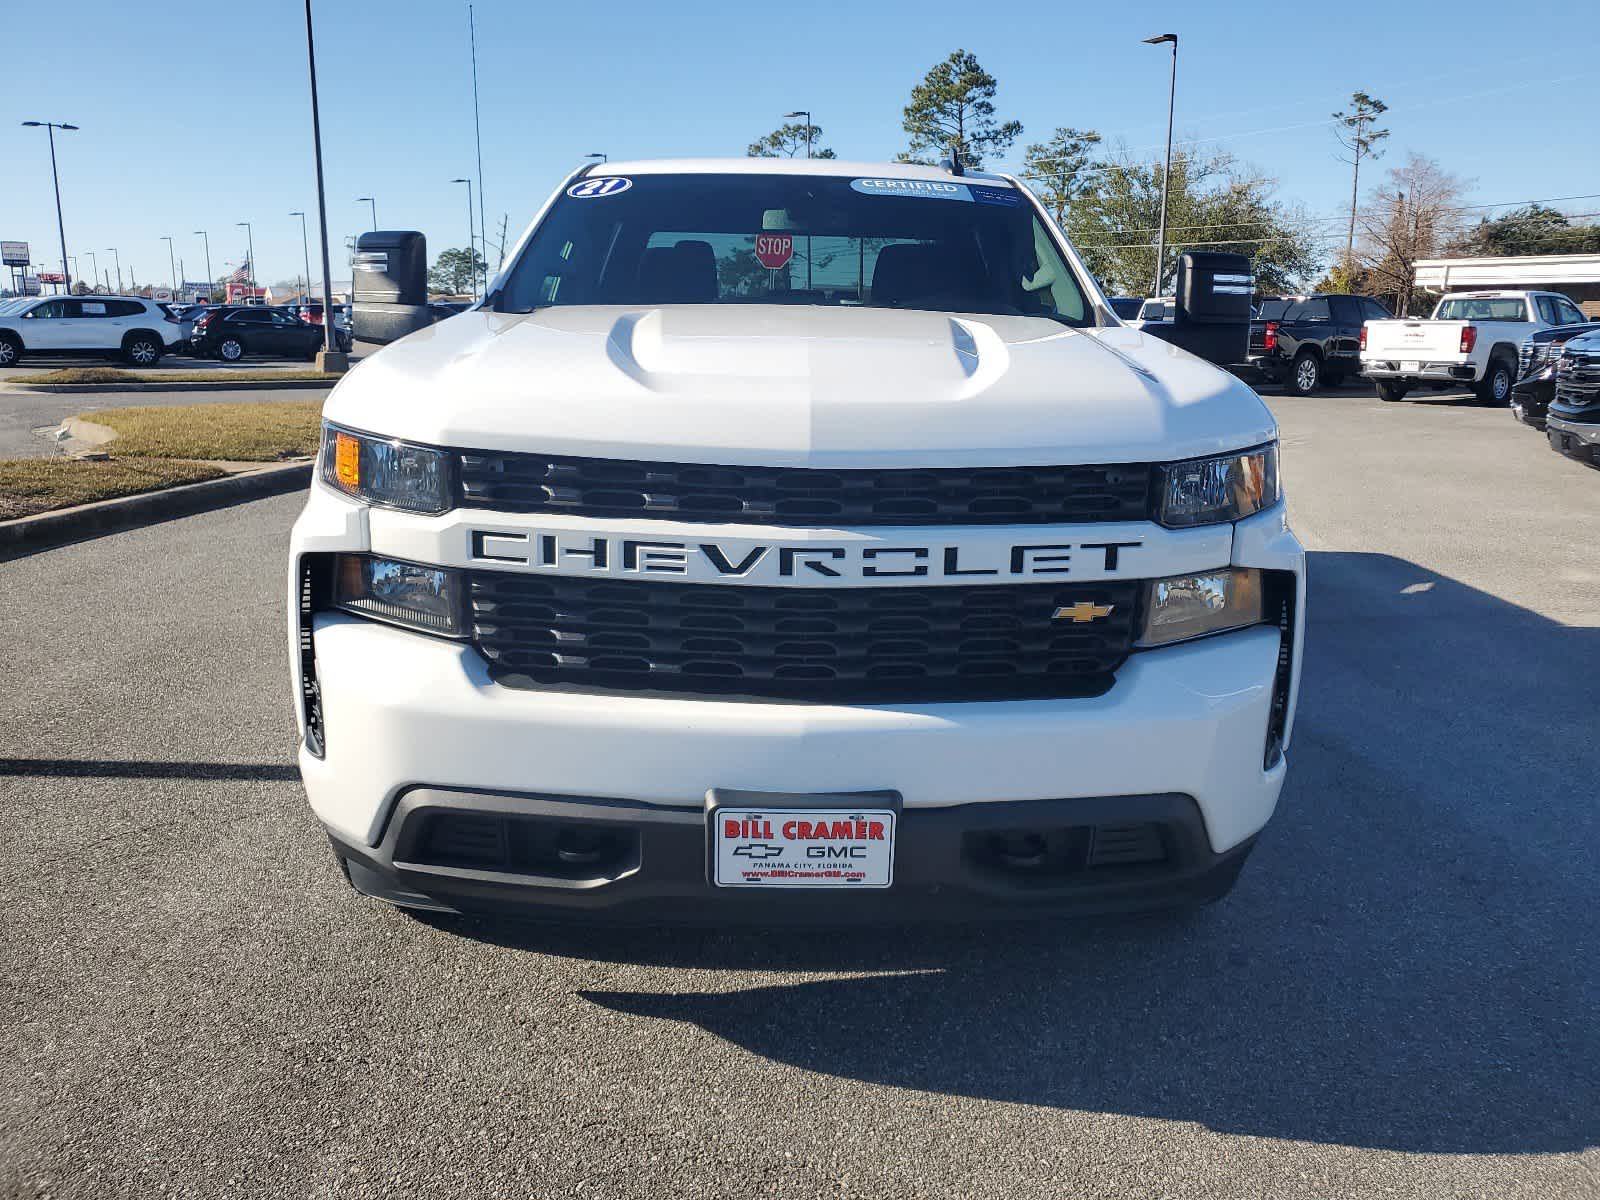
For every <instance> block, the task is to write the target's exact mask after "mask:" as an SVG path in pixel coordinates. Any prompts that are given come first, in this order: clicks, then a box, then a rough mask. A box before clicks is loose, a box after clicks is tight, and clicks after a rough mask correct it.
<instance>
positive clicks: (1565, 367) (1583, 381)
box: [1555, 348, 1600, 408]
mask: <svg viewBox="0 0 1600 1200" xmlns="http://www.w3.org/2000/svg"><path fill="white" fill-rule="evenodd" d="M1555 402H1556V403H1557V404H1560V405H1562V406H1564V407H1566V408H1587V407H1588V406H1589V405H1591V404H1600V350H1587V349H1585V350H1575V349H1572V348H1568V350H1567V352H1566V353H1565V354H1563V355H1562V356H1561V362H1560V366H1559V368H1558V369H1557V371H1556V395H1555Z"/></svg>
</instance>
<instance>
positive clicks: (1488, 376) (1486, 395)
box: [1477, 358, 1514, 408]
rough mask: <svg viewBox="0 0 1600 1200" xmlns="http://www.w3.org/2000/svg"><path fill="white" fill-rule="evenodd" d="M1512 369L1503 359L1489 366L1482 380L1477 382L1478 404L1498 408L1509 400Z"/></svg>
mask: <svg viewBox="0 0 1600 1200" xmlns="http://www.w3.org/2000/svg"><path fill="white" fill-rule="evenodd" d="M1512 373H1513V372H1512V368H1511V366H1510V365H1509V364H1508V363H1507V362H1506V360H1505V359H1503V358H1497V359H1495V360H1494V361H1492V362H1491V363H1490V364H1489V369H1488V370H1487V371H1485V372H1484V374H1483V378H1482V379H1481V380H1479V381H1478V387H1477V392H1478V403H1479V404H1484V405H1488V406H1489V407H1491V408H1498V407H1500V406H1501V405H1503V404H1505V403H1506V402H1507V401H1508V400H1510V398H1511V385H1512V383H1513V382H1514V381H1513V380H1512V378H1511V376H1512Z"/></svg>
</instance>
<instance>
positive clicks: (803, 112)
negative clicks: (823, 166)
mask: <svg viewBox="0 0 1600 1200" xmlns="http://www.w3.org/2000/svg"><path fill="white" fill-rule="evenodd" d="M783 115H784V119H785V120H787V119H788V118H789V117H804V118H805V119H806V161H808V162H809V161H810V159H811V110H810V109H805V108H797V109H795V110H794V111H793V112H791V113H784V114H783ZM810 290H811V235H810V234H809V233H808V234H806V291H808V292H809V291H810Z"/></svg>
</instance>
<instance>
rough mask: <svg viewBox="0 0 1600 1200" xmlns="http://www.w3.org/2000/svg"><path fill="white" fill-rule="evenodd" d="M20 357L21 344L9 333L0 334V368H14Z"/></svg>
mask: <svg viewBox="0 0 1600 1200" xmlns="http://www.w3.org/2000/svg"><path fill="white" fill-rule="evenodd" d="M21 357H22V343H21V342H19V341H17V339H16V338H14V337H12V336H11V335H10V334H9V333H0V367H14V366H16V365H17V361H18V360H19V359H20V358H21Z"/></svg>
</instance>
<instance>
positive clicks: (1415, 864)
mask: <svg viewBox="0 0 1600 1200" xmlns="http://www.w3.org/2000/svg"><path fill="white" fill-rule="evenodd" d="M1310 570H1311V596H1312V600H1311V608H1310V613H1309V617H1310V621H1311V628H1310V636H1309V643H1308V652H1307V661H1306V666H1305V676H1304V685H1303V689H1302V695H1301V708H1300V713H1299V720H1298V728H1297V731H1296V735H1295V741H1294V746H1293V749H1292V752H1291V767H1290V775H1289V778H1290V782H1289V785H1288V786H1287V787H1286V789H1285V792H1284V797H1283V802H1282V804H1281V805H1280V808H1279V812H1278V815H1277V817H1276V819H1275V821H1274V823H1273V824H1272V826H1270V827H1269V831H1268V833H1267V835H1266V836H1265V837H1264V838H1263V840H1262V841H1261V843H1260V845H1259V846H1258V848H1257V850H1256V853H1255V856H1254V858H1253V860H1252V861H1251V863H1250V864H1249V865H1248V866H1247V867H1246V869H1245V872H1244V875H1243V877H1242V878H1241V880H1240V883H1239V886H1238V888H1237V890H1236V891H1235V892H1234V894H1233V895H1232V896H1231V897H1230V898H1228V899H1227V900H1226V901H1224V902H1223V903H1222V904H1221V905H1218V906H1216V907H1214V908H1211V909H1207V910H1205V911H1204V912H1203V913H1201V914H1199V915H1196V916H1190V917H1173V918H1165V919H1151V918H1145V919H1140V920H1128V921H1117V922H1099V923H1094V924H1087V925H1077V924H1073V925H1066V926H1062V927H1058V928H1052V929H1044V928H1039V927H1029V928H1026V929H998V930H951V929H943V930H940V929H934V930H926V931H921V932H915V933H910V934H908V933H906V932H904V931H894V932H878V933H874V932H854V933H852V932H849V931H843V932H840V931H834V932H830V933H825V934H820V935H819V934H814V933H812V934H807V933H804V932H798V931H761V932H752V933H748V934H718V935H705V934H690V933H681V932H658V933H656V934H653V935H649V936H645V935H638V934H616V933H611V934H607V933H604V932H600V931H596V930H586V931H582V932H573V931H562V930H558V929H557V930H552V929H543V928H540V927H535V926H515V925H513V924H511V923H508V922H498V923H497V922H471V923H467V924H466V925H464V926H463V927H462V931H463V932H465V933H467V934H468V935H469V936H476V937H481V938H486V939H488V940H492V941H497V942H500V943H502V944H506V945H515V946H519V947H522V948H525V949H529V950H538V951H542V952H545V953H557V954H571V955H575V956H576V955H592V956H598V957H611V958H632V959H635V960H637V961H640V962H644V963H647V964H660V965H663V966H666V965H671V966H699V967H706V966H710V967H726V968H738V969H755V970H762V971H777V972H789V973H791V978H788V979H785V980H784V981H782V982H777V983H773V984H771V985H766V986H757V987H753V988H743V989H740V988H737V987H736V986H734V987H733V990H711V991H705V992H692V993H684V992H679V991H676V990H672V989H671V988H670V987H663V988H662V989H661V990H657V991H650V990H643V991H639V990H635V991H590V992H585V993H583V995H584V996H585V997H586V998H587V999H588V1000H589V1001H591V1002H592V1003H594V1004H596V1005H600V1006H602V1007H605V1008H607V1009H610V1010H613V1011H617V1012H623V1013H629V1014H634V1015H636V1016H638V1017H640V1018H643V1019H651V1020H667V1021H679V1022H686V1023H688V1024H690V1025H693V1026H697V1027H699V1028H700V1029H702V1030H705V1031H707V1032H709V1033H711V1034H714V1035H715V1036H717V1037H720V1038H724V1039H726V1040H727V1041H729V1042H731V1043H733V1044H735V1045H738V1046H741V1047H743V1048H745V1049H746V1050H748V1051H750V1052H751V1053H753V1054H758V1055H761V1056H763V1057H765V1058H768V1059H771V1060H773V1061H776V1062H780V1063H786V1064H790V1065H792V1066H794V1067H798V1068H803V1069H805V1070H808V1071H813V1072H818V1073H821V1074H825V1075H833V1076H839V1077H842V1078H848V1079H854V1080H863V1081H867V1082H871V1083H876V1084H884V1085H890V1086H895V1087H903V1088H914V1089H917V1090H920V1091H925V1092H931V1093H941V1094H948V1095H958V1096H968V1097H979V1098H985V1099H992V1100H1000V1101H1008V1102H1014V1103H1021V1104H1033V1105H1045V1106H1051V1107H1061V1108H1071V1109H1078V1110H1090V1111H1099V1112H1112V1113H1120V1114H1134V1115H1140V1116H1148V1117H1156V1118H1162V1119H1167V1120H1174V1121H1191V1122H1198V1123H1200V1124H1202V1125H1204V1126H1206V1127H1208V1128H1211V1129H1215V1130H1219V1131H1222V1132H1226V1133H1232V1134H1245V1135H1253V1136H1262V1137H1278V1138H1291V1139H1296V1140H1301V1141H1310V1142H1319V1143H1329V1144H1339V1145H1350V1146H1362V1147H1373V1148H1383V1149H1392V1150H1403V1151H1416V1152H1431V1153H1452V1154H1454V1153H1502V1154H1503V1153H1535V1152H1574V1151H1580V1150H1584V1149H1586V1148H1588V1147H1591V1146H1593V1145H1595V1144H1596V1143H1597V1141H1600V1072H1597V1070H1596V1067H1595V1064H1596V1063H1597V1062H1600V1029H1597V1022H1596V1021H1595V1014H1596V1012H1597V1011H1600V972H1597V971H1596V960H1595V941H1596V922H1595V915H1596V912H1597V905H1596V900H1597V895H1596V891H1597V888H1596V880H1597V872H1596V870H1595V863H1596V855H1595V849H1594V847H1595V846H1596V845H1600V828H1597V826H1600V806H1597V805H1596V803H1595V798H1594V781H1595V779H1596V777H1597V775H1600V771H1597V768H1600V752H1597V745H1600V739H1597V737H1596V733H1597V728H1596V722H1595V714H1596V713H1597V712H1600V630H1596V629H1593V628H1572V627H1568V626H1563V625H1561V624H1559V623H1556V622H1553V621H1551V620H1548V619H1546V618H1545V617H1542V616H1540V615H1538V614H1536V613H1533V612H1530V611H1528V610H1526V609H1523V608H1519V607H1517V606H1515V605H1511V604H1508V603H1505V602H1504V601H1501V600H1499V599H1498V598H1496V597H1494V596H1492V595H1488V594H1486V593H1483V592H1480V591H1476V590H1474V589H1472V588H1469V587H1466V586H1464V585H1462V584H1461V583H1459V582H1456V581H1454V580H1451V579H1448V578H1443V577H1440V576H1438V575H1435V574H1433V573H1432V572H1429V571H1427V570H1425V569H1424V568H1421V567H1419V566H1416V565H1415V564H1412V563H1408V562H1404V561H1402V560H1399V559H1394V558H1389V557H1385V556H1381V555H1368V554H1313V555H1312V556H1311V565H1310ZM1151 749H1152V753H1159V752H1160V748H1159V747H1152V748H1151ZM809 971H828V972H829V973H830V975H829V977H828V978H822V979H808V978H803V977H802V978H799V979H798V980H796V979H794V978H792V975H796V974H800V975H803V973H805V972H809ZM839 972H864V973H863V974H857V975H854V976H846V977H840V976H839V974H838V973H839ZM741 982H742V981H741Z"/></svg>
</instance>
